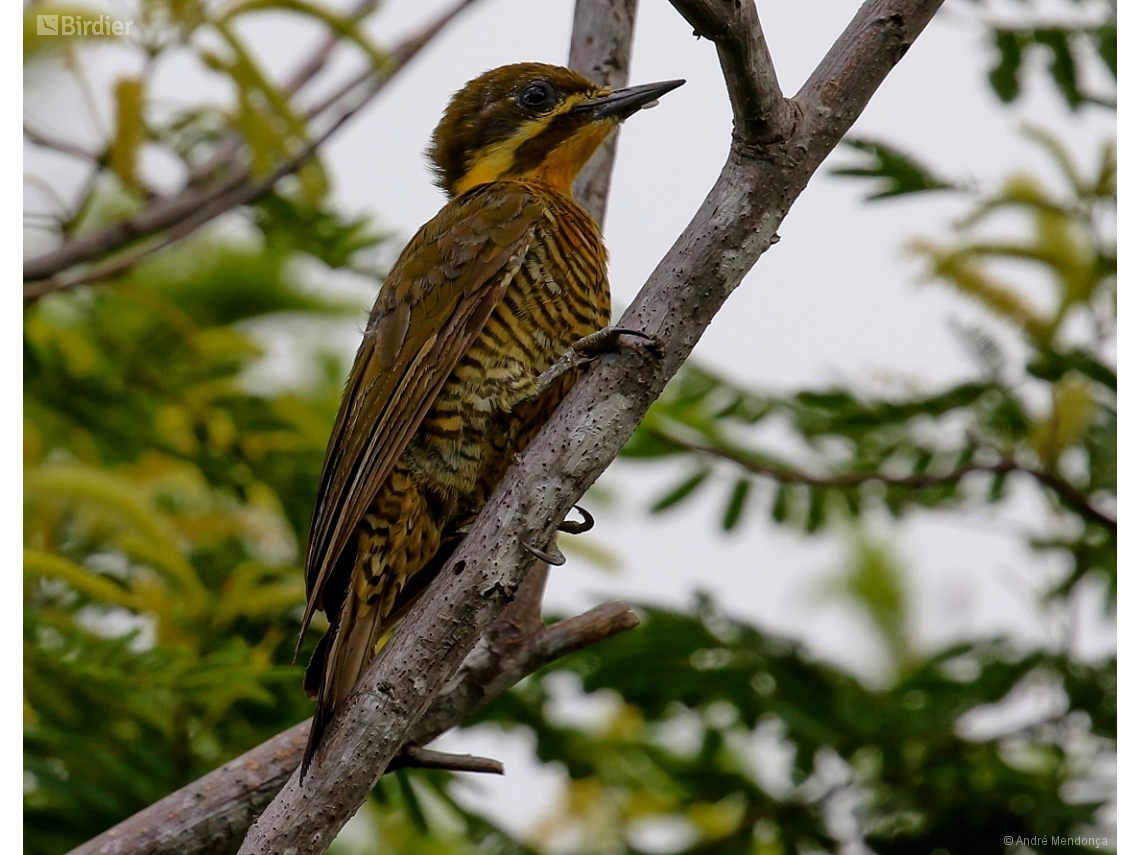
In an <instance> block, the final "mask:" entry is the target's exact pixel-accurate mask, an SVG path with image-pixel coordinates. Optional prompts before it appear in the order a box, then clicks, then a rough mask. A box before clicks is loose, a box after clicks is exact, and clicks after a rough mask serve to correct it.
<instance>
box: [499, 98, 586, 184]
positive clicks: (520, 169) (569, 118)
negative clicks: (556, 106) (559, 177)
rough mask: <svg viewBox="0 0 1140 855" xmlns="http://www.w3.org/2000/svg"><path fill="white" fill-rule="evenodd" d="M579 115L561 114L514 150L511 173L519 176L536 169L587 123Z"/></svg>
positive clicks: (584, 118) (584, 117)
mask: <svg viewBox="0 0 1140 855" xmlns="http://www.w3.org/2000/svg"><path fill="white" fill-rule="evenodd" d="M588 121H589V120H588V119H587V117H586V116H585V115H584V114H581V113H561V114H559V115H557V116H555V117H554V118H552V119H551V120H550V124H549V125H547V126H546V127H545V128H543V129H542V131H540V132H539V133H537V134H535V135H534V136H533V137H531V138H530V139H528V140H527V141H526V142H524V143H523V144H522V145H520V146H519V147H518V148H517V149H516V150H515V159H514V161H513V162H512V164H511V172H512V173H514V174H516V175H519V174H522V173H525V172H529V171H531V170H532V169H537V168H538V167H539V166H541V165H542V162H543V161H544V160H546V157H547V155H549V154H550V152H552V151H554V149H556V148H558V146H560V145H562V143H564V142H566V140H568V139H570V137H572V136H574V134H576V133H577V132H578V130H579V129H580V128H581V127H582V126H583V125H585V124H587V123H588Z"/></svg>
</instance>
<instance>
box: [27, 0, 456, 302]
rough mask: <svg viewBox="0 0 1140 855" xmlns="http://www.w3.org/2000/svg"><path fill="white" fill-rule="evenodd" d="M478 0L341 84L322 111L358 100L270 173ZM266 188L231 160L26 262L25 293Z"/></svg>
mask: <svg viewBox="0 0 1140 855" xmlns="http://www.w3.org/2000/svg"><path fill="white" fill-rule="evenodd" d="M473 2H476V0H460V2H458V3H456V4H455V5H454V6H452V7H451V8H449V9H448V10H446V11H445V12H443V13H442V14H441V15H439V17H437V18H436V19H435V20H433V21H432V22H431V23H430V24H428V25H427V26H425V27H424V28H422V29H421V30H420V31H418V32H417V33H415V34H414V35H412V36H410V37H408V38H407V39H405V40H404V41H403V42H401V43H400V44H399V45H397V46H396V47H395V48H394V49H393V50H392V53H391V59H390V61H389V62H388V63H387V65H385V67H384V68H383V69H380V70H373V69H369V70H368V71H367V72H366V73H365V74H363V75H361V76H360V77H358V78H354V80H353V81H352V82H351V84H350V85H348V86H347V87H345V88H342V89H341V90H338V93H337V100H335V101H332V102H325V103H324V105H323V106H322V108H321V111H322V112H323V111H324V110H327V109H329V108H331V107H333V106H335V105H336V104H338V103H340V100H353V101H355V103H354V104H353V106H351V107H350V108H348V109H345V110H343V112H342V113H341V115H340V116H339V117H338V118H337V119H336V120H335V121H334V122H333V123H332V125H331V126H330V127H329V128H328V129H327V130H326V131H325V132H324V133H323V134H321V135H320V136H318V137H317V138H316V139H315V140H314V141H313V142H311V143H309V144H308V145H306V146H305V147H304V148H303V149H302V150H301V151H300V152H298V153H297V154H296V155H294V156H293V157H291V158H289V160H287V161H286V162H285V163H284V164H282V166H280V167H279V168H278V169H276V170H274V172H273V173H272V174H271V176H270V178H271V180H272V182H273V183H276V181H278V180H280V179H281V178H282V177H284V176H285V175H288V174H290V173H292V172H294V171H295V170H296V169H297V168H298V167H299V166H300V165H301V164H302V163H303V162H304V161H305V160H307V159H308V158H309V157H310V156H311V155H312V154H313V152H314V151H315V150H316V148H317V147H318V146H319V145H321V144H322V143H323V142H324V141H325V140H326V139H328V137H329V136H330V135H331V134H332V133H333V132H335V131H336V130H337V129H338V128H339V127H340V126H341V125H342V124H343V123H344V122H345V121H346V120H347V119H348V118H349V117H350V116H352V115H354V114H355V113H356V112H357V111H359V110H360V109H361V108H362V107H363V106H364V105H365V104H367V103H368V102H369V101H370V100H371V99H372V98H374V97H375V96H376V94H377V93H378V92H379V91H380V90H381V89H382V88H383V87H384V86H385V85H386V84H387V83H388V82H389V81H390V80H391V79H392V78H393V77H394V76H395V75H396V73H397V72H399V71H400V70H401V69H403V68H404V67H405V66H406V65H407V64H408V62H409V61H411V59H412V58H413V57H414V56H416V54H418V53H419V51H420V50H422V49H423V48H424V46H425V45H427V44H428V43H429V42H430V41H431V40H432V39H433V38H434V37H435V36H436V35H437V34H438V33H439V32H440V31H441V30H442V29H443V28H444V27H445V26H446V25H447V24H448V23H449V22H451V21H452V20H453V19H454V18H455V16H456V15H458V14H459V13H460V12H461V11H462V10H464V9H465V8H467V7H468V6H469V5H471V4H472V3H473ZM354 93H356V94H355V97H353V96H354ZM361 93H362V94H361ZM268 186H272V184H269V185H268ZM266 189H268V187H267V186H265V181H264V180H263V181H257V180H255V179H254V178H252V177H251V176H250V175H249V173H248V172H247V171H246V170H245V169H244V168H242V167H240V166H237V165H235V164H231V165H230V168H229V169H227V170H224V171H223V173H222V175H221V176H220V177H219V178H217V179H216V180H214V181H212V182H210V183H209V184H208V185H206V186H204V187H198V186H188V187H186V188H184V189H183V190H182V191H180V192H179V193H177V194H175V195H174V196H171V197H166V198H162V199H158V200H156V201H155V202H154V203H152V205H151V206H150V207H149V208H147V210H145V211H143V212H142V213H141V214H138V215H136V216H135V217H133V218H131V219H129V220H124V221H122V222H119V223H115V224H112V225H110V226H107V227H106V228H103V229H98V230H96V231H93V232H91V233H89V234H86V235H83V236H81V237H77V238H75V239H74V240H71V241H68V242H66V243H65V244H63V245H62V246H60V247H58V248H57V249H55V250H52V251H51V252H48V253H45V254H44V255H41V256H38V257H36V258H33V259H30V260H29V261H27V262H25V264H24V280H25V281H26V282H32V283H34V284H33V285H30V286H28V287H26V288H25V293H24V299H25V300H26V301H27V300H35V299H38V298H39V297H41V296H43V295H44V294H50V293H53V292H56V291H61V290H65V289H68V288H74V287H77V286H78V285H84V284H89V283H91V282H95V281H98V280H99V279H105V278H108V277H110V276H116V275H119V274H121V273H123V272H124V271H126V270H128V269H130V268H131V267H133V266H134V265H135V264H137V263H138V262H139V261H141V260H142V259H143V258H145V257H146V256H148V255H150V254H151V253H153V252H155V251H157V250H158V249H162V248H164V247H166V246H169V245H170V244H171V243H174V242H175V241H177V240H181V239H182V238H185V237H186V236H188V235H189V234H191V233H193V232H194V231H196V230H197V229H198V228H200V227H201V226H202V225H204V224H205V223H207V222H209V221H210V220H212V219H214V218H215V217H217V216H219V215H220V214H222V213H225V212H226V211H228V210H230V209H232V208H234V207H235V206H237V205H241V204H245V203H247V202H248V201H250V200H252V199H253V198H256V197H257V196H258V195H260V194H261V193H263V192H265V190H266ZM207 212H208V214H209V215H208V216H207V215H206V214H207ZM174 229H177V231H176V233H175V235H174V237H173V238H172V239H168V240H159V241H156V243H155V244H154V245H152V246H150V247H148V248H144V250H143V251H141V252H139V253H137V254H136V255H132V256H128V257H126V258H122V259H116V260H113V261H110V262H106V263H105V264H103V265H100V266H98V267H97V268H96V269H95V270H93V271H87V272H83V273H79V274H72V275H71V276H60V277H58V278H52V277H56V275H57V274H59V273H61V272H63V271H65V270H68V269H70V268H71V267H74V266H75V265H78V264H82V263H84V262H88V261H94V260H96V259H100V258H106V257H107V256H109V255H111V254H113V253H115V252H117V251H118V250H120V249H122V248H123V247H125V246H127V245H128V244H131V243H134V242H135V241H138V240H141V239H143V238H147V237H150V236H152V235H156V234H159V233H160V232H164V231H167V230H174Z"/></svg>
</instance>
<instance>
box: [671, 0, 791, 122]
mask: <svg viewBox="0 0 1140 855" xmlns="http://www.w3.org/2000/svg"><path fill="white" fill-rule="evenodd" d="M673 6H674V7H676V9H677V11H678V12H680V13H681V15H682V16H683V17H684V19H685V20H686V21H688V22H689V23H690V24H691V25H692V27H693V34H694V35H696V36H700V37H702V38H706V39H711V40H712V41H713V42H715V43H716V52H717V57H718V58H719V59H720V67H721V71H722V72H723V74H724V80H725V84H726V85H727V87H728V97H729V101H730V102H731V104H732V115H733V120H734V124H735V137H736V138H737V140H738V141H739V142H740V143H743V144H758V145H764V144H766V143H769V142H773V141H776V140H781V139H786V138H787V137H788V136H790V135H791V133H792V131H793V129H794V127H795V121H796V110H795V106H794V105H793V104H792V103H791V102H790V101H788V100H787V99H786V98H784V93H783V92H782V91H781V90H780V82H779V80H777V78H776V67H775V66H774V65H773V64H772V56H771V54H769V53H768V44H767V42H766V41H765V39H764V31H763V29H762V28H761V26H760V18H759V15H758V14H757V12H756V6H755V5H754V4H753V3H751V2H747V3H739V2H738V3H731V2H730V3H726V2H723V0H719V2H718V0H673Z"/></svg>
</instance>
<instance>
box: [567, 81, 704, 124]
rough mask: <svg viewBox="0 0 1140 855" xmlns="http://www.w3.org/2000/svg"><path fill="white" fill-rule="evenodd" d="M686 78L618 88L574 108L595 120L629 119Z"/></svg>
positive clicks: (679, 84)
mask: <svg viewBox="0 0 1140 855" xmlns="http://www.w3.org/2000/svg"><path fill="white" fill-rule="evenodd" d="M684 83H685V81H684V80H663V81H662V82H660V83H646V84H644V85H642V86H630V87H629V88H628V89H617V90H615V91H613V92H611V93H610V94H609V95H603V96H601V97H600V98H592V99H590V100H589V101H583V102H582V103H581V104H579V105H577V106H576V107H575V108H574V112H575V113H588V114H589V115H590V118H591V119H592V120H594V121H597V120H599V119H617V120H618V121H619V122H620V121H621V120H622V119H628V118H629V117H630V116H632V115H633V114H634V113H636V112H637V111H638V110H641V109H644V108H645V107H651V106H653V105H654V104H656V103H657V99H658V98H660V97H661V96H662V95H664V94H665V93H666V92H672V91H673V90H674V89H676V88H677V87H678V86H681V85H683V84H684Z"/></svg>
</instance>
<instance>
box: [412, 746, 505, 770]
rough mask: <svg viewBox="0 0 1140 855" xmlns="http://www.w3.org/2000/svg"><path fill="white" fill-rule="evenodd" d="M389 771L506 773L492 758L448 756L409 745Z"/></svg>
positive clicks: (469, 755) (499, 763)
mask: <svg viewBox="0 0 1140 855" xmlns="http://www.w3.org/2000/svg"><path fill="white" fill-rule="evenodd" d="M389 768H390V769H446V770H447V771H450V772H483V773H484V774H489V775H502V774H504V773H505V772H506V769H504V768H503V764H502V763H501V762H499V761H498V760H495V759H494V758H492V757H479V756H476V755H475V754H449V753H447V752H446V751H433V750H432V749H430V748H420V747H419V746H418V745H409V746H407V747H406V748H405V749H404V750H403V751H401V752H400V753H399V754H397V755H396V757H395V758H394V759H393V760H392V765H391V766H390V767H389Z"/></svg>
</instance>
